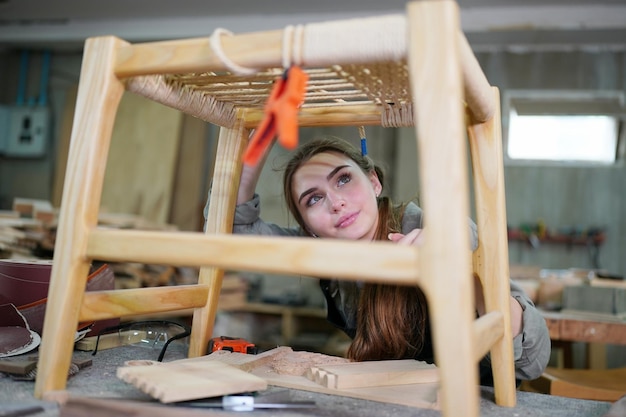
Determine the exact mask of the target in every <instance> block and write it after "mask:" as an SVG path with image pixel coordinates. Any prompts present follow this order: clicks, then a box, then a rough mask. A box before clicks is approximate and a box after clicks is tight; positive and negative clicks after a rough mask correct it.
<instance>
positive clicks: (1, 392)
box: [0, 344, 611, 417]
mask: <svg viewBox="0 0 626 417" xmlns="http://www.w3.org/2000/svg"><path fill="white" fill-rule="evenodd" d="M34 354H36V352H34V353H32V352H31V353H30V354H25V355H23V356H25V357H30V356H33V355H34ZM74 355H75V358H77V359H86V358H91V359H92V361H93V362H92V365H91V366H89V367H86V368H84V369H82V370H80V371H79V372H78V374H76V375H74V376H73V377H71V378H70V379H69V381H68V386H67V388H68V392H69V394H70V395H71V396H73V397H90V398H107V399H124V400H133V401H134V400H138V401H139V400H141V401H142V402H141V404H146V402H145V401H146V400H151V398H150V397H148V396H147V395H146V394H144V393H142V392H141V391H139V390H138V389H137V388H135V387H134V386H133V385H130V384H127V383H125V382H124V381H122V380H120V379H118V378H117V377H116V370H117V368H118V367H120V366H123V365H124V362H125V361H128V360H137V359H149V360H155V359H156V357H157V355H158V351H156V350H152V349H149V348H143V347H136V346H125V347H118V348H114V349H109V350H103V351H100V352H98V354H97V355H96V356H91V354H90V353H89V352H78V351H76V352H75V353H74ZM184 357H185V349H184V346H182V345H178V346H177V345H176V344H173V345H171V347H170V348H169V349H168V351H167V353H166V355H165V359H164V361H171V360H176V359H183V358H184ZM14 358H17V357H14ZM33 390H34V382H31V381H15V380H13V379H12V378H10V377H8V376H0V416H10V415H11V413H10V411H11V410H15V409H16V408H17V407H22V406H28V405H33V406H41V407H42V409H41V411H39V412H36V413H34V414H30V415H32V416H33V417H43V416H46V417H53V416H54V417H56V416H60V415H61V412H60V410H59V407H58V405H57V404H56V403H53V402H46V401H38V400H36V399H35V398H34V397H33ZM269 390H284V388H278V387H270V389H269ZM289 391H290V392H289V393H290V397H291V400H296V401H315V403H316V405H317V407H315V408H312V409H301V410H297V409H292V410H255V411H253V412H251V413H252V414H253V415H264V416H270V415H272V416H282V417H304V416H324V417H326V416H328V417H330V416H333V417H405V416H406V417H409V416H411V417H414V416H420V417H421V416H424V417H429V416H440V415H441V413H440V412H439V411H436V410H426V409H420V408H413V407H407V406H401V405H395V404H386V403H381V402H376V401H367V400H360V399H355V398H349V397H341V396H336V395H327V394H319V393H314V392H308V391H300V390H289ZM481 397H482V398H481V416H498V417H514V416H515V417H518V416H525V417H534V416H537V417H544V416H545V417H561V416H562V417H600V416H603V415H605V414H606V413H607V412H608V410H609V408H610V406H611V404H609V403H605V402H598V401H585V400H574V399H567V398H561V397H554V396H549V395H543V394H534V393H528V392H518V397H517V406H516V407H514V408H505V407H500V406H497V405H496V404H495V403H494V400H493V391H492V390H491V389H490V388H483V389H481ZM149 404H152V405H158V402H156V401H154V402H153V401H151V402H150V403H149ZM164 407H165V406H164ZM194 411H195V410H194ZM90 414H91V413H90ZM237 414H241V412H232V411H231V412H226V411H221V410H219V411H218V410H206V411H204V410H203V411H202V412H199V414H198V415H210V416H232V415H237ZM246 414H247V415H249V414H250V413H246ZM15 415H18V414H15ZM19 415H23V414H19ZM92 415H94V416H95V415H101V414H96V413H95V412H94V413H93V414H92Z"/></svg>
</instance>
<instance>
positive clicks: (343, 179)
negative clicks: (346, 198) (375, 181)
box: [337, 174, 351, 185]
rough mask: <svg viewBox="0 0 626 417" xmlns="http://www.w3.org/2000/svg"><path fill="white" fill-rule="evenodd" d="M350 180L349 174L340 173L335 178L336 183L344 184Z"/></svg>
mask: <svg viewBox="0 0 626 417" xmlns="http://www.w3.org/2000/svg"><path fill="white" fill-rule="evenodd" d="M350 180H351V177H350V175H349V174H342V175H340V176H339V179H338V180H337V184H338V185H345V184H347V183H349V182H350Z"/></svg>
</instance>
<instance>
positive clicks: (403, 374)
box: [309, 359, 439, 389]
mask: <svg viewBox="0 0 626 417" xmlns="http://www.w3.org/2000/svg"><path fill="white" fill-rule="evenodd" d="M316 373H322V374H324V375H323V376H325V377H326V378H325V380H326V381H325V383H324V381H322V385H325V386H326V388H335V389H346V388H364V387H381V386H387V385H406V384H422V383H435V382H438V381H439V372H438V371H437V367H436V366H435V365H433V364H429V363H426V362H421V361H416V360H413V359H407V360H387V361H371V362H351V363H344V364H336V365H320V366H317V367H315V371H314V372H313V373H312V374H310V375H312V376H313V377H314V380H315V382H317V383H320V381H319V380H318V379H317V378H315V376H316V375H315V374H316ZM309 379H310V377H309ZM322 379H324V378H323V377H322Z"/></svg>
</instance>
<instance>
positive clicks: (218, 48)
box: [209, 28, 257, 75]
mask: <svg viewBox="0 0 626 417" xmlns="http://www.w3.org/2000/svg"><path fill="white" fill-rule="evenodd" d="M222 35H229V36H232V35H233V33H232V32H230V31H228V30H226V29H223V28H217V29H215V30H214V31H213V33H212V34H211V37H210V38H209V44H210V45H211V49H212V50H213V53H215V55H217V57H218V58H219V59H220V61H222V63H223V64H224V65H225V66H226V68H228V70H229V71H230V72H232V73H234V74H237V75H252V74H256V73H257V70H256V69H254V68H246V67H242V66H240V65H237V64H236V63H234V62H233V61H231V60H230V58H228V57H227V56H226V54H225V53H224V50H223V49H222V42H221V40H222Z"/></svg>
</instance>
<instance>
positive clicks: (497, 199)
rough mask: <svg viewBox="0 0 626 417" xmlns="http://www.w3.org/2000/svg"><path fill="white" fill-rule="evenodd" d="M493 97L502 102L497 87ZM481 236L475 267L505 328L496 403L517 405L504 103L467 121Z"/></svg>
mask: <svg viewBox="0 0 626 417" xmlns="http://www.w3.org/2000/svg"><path fill="white" fill-rule="evenodd" d="M492 90H493V94H494V100H495V102H496V103H499V102H500V96H499V94H498V90H497V88H495V87H493V88H492ZM468 135H469V143H470V150H471V154H472V167H473V173H474V175H473V177H474V197H475V202H476V213H477V225H478V241H479V242H480V245H479V247H478V249H477V250H476V252H475V253H474V272H476V273H477V274H478V276H479V277H480V278H481V281H482V287H483V294H484V298H485V306H486V310H487V312H490V311H500V312H502V314H503V321H504V323H503V324H504V332H503V333H504V334H503V337H502V338H500V340H499V341H498V342H496V343H495V344H494V346H493V347H492V349H491V363H492V369H493V378H494V389H495V397H496V403H497V404H499V405H503V406H508V407H513V406H515V367H514V361H513V341H512V335H511V314H510V302H511V297H510V286H509V262H508V259H509V249H508V241H507V225H506V205H505V194H504V167H503V161H502V137H501V125H500V110H499V106H495V113H494V115H493V117H492V118H491V120H489V121H487V122H484V123H475V124H473V123H471V124H470V125H469V126H468Z"/></svg>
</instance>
